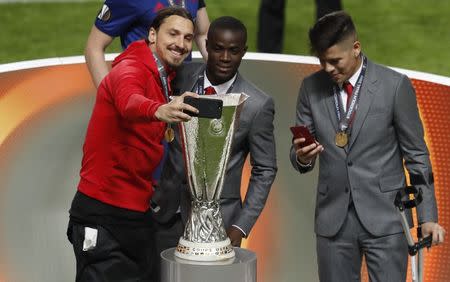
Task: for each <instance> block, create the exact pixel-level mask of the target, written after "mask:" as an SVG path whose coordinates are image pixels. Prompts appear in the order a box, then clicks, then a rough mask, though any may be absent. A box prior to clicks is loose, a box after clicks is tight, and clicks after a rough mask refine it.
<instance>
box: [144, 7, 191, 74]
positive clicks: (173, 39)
mask: <svg viewBox="0 0 450 282" xmlns="http://www.w3.org/2000/svg"><path fill="white" fill-rule="evenodd" d="M193 38H194V25H193V24H192V22H191V21H190V20H188V19H185V18H183V17H180V16H177V15H173V16H169V17H167V18H166V19H164V21H163V22H162V24H161V26H160V27H159V28H158V30H155V29H154V28H151V29H150V32H149V35H148V39H149V41H150V44H151V45H150V48H151V49H152V51H153V52H156V54H158V57H159V58H160V59H161V61H162V63H163V64H164V65H165V66H167V67H172V68H176V67H178V66H179V65H181V64H182V63H183V61H184V59H185V58H186V57H187V56H188V55H189V53H190V52H191V50H192V40H193Z"/></svg>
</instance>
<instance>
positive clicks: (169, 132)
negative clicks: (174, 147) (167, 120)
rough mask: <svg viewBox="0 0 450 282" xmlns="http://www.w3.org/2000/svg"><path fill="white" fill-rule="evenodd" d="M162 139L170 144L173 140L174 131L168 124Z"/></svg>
mask: <svg viewBox="0 0 450 282" xmlns="http://www.w3.org/2000/svg"><path fill="white" fill-rule="evenodd" d="M164 139H166V141H167V142H169V143H170V142H172V141H173V139H175V131H173V128H172V127H171V126H170V124H169V125H168V126H167V128H166V131H165V132H164Z"/></svg>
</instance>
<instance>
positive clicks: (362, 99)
mask: <svg viewBox="0 0 450 282" xmlns="http://www.w3.org/2000/svg"><path fill="white" fill-rule="evenodd" d="M367 63H368V65H367V74H366V78H365V79H364V81H363V84H362V86H361V94H360V96H359V102H358V109H357V110H356V114H355V120H354V121H353V125H352V129H351V135H350V141H349V145H348V150H350V149H351V147H352V145H353V143H355V140H356V138H357V137H358V134H359V132H360V130H361V127H362V125H363V123H364V120H365V119H366V117H367V114H368V112H369V109H370V106H371V105H372V102H373V99H374V97H375V94H376V93H377V90H378V88H377V78H376V75H375V71H374V66H373V64H372V63H371V62H370V61H368V62H367Z"/></svg>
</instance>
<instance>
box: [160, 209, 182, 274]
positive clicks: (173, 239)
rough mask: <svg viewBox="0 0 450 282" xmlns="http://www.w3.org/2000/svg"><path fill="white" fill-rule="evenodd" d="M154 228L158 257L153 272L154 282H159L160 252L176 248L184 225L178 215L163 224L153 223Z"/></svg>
mask: <svg viewBox="0 0 450 282" xmlns="http://www.w3.org/2000/svg"><path fill="white" fill-rule="evenodd" d="M154 226H155V245H156V246H155V247H156V254H157V255H158V258H157V262H156V268H155V271H154V278H155V282H159V281H161V256H160V254H161V252H162V251H164V250H166V249H170V248H174V247H176V246H177V244H178V241H179V240H180V237H181V236H182V235H183V232H184V224H183V221H182V220H181V215H180V214H179V213H178V214H176V215H174V217H172V219H171V220H169V221H168V222H164V223H158V222H156V221H155V222H154Z"/></svg>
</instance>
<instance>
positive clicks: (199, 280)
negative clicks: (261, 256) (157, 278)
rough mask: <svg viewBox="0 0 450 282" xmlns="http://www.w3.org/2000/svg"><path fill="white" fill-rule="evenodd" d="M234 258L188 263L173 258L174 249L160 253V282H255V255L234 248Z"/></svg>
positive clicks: (187, 261)
mask: <svg viewBox="0 0 450 282" xmlns="http://www.w3.org/2000/svg"><path fill="white" fill-rule="evenodd" d="M234 252H235V254H236V256H235V257H234V258H231V259H228V260H222V261H216V262H206V261H201V262H199V261H189V260H183V259H180V258H178V257H176V256H175V248H170V249H167V250H165V251H163V252H162V253H161V282H203V281H214V282H230V281H233V282H256V254H255V253H254V252H252V251H249V250H246V249H241V248H234Z"/></svg>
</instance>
